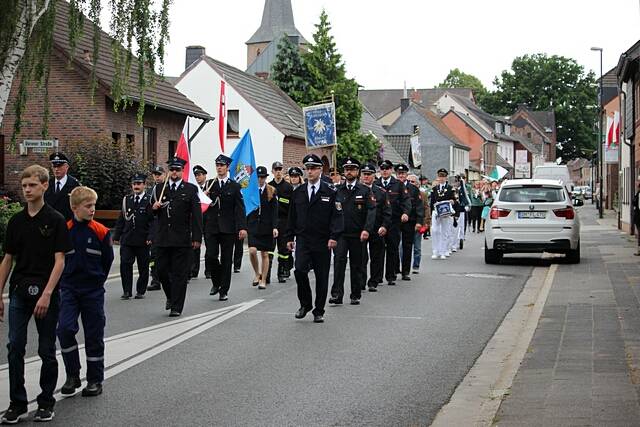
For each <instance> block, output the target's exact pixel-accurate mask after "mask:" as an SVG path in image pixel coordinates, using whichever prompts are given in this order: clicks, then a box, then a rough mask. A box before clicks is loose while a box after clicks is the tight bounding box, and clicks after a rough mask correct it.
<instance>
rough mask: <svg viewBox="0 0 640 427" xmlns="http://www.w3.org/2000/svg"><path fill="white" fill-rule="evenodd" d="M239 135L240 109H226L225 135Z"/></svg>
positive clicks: (235, 136) (236, 136) (231, 136)
mask: <svg viewBox="0 0 640 427" xmlns="http://www.w3.org/2000/svg"><path fill="white" fill-rule="evenodd" d="M239 136H240V111H239V110H227V137H230V138H238V137H239Z"/></svg>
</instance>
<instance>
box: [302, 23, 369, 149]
mask: <svg viewBox="0 0 640 427" xmlns="http://www.w3.org/2000/svg"><path fill="white" fill-rule="evenodd" d="M315 27H316V32H315V34H314V35H313V41H314V43H313V45H312V46H311V48H310V49H309V51H308V52H305V53H304V54H303V55H302V61H303V63H304V65H305V68H306V69H307V73H308V77H307V79H308V80H307V81H308V84H309V86H308V89H307V90H306V91H305V93H304V95H305V96H304V97H303V98H302V103H303V104H306V105H309V104H313V103H316V102H321V101H324V100H329V99H331V95H332V94H333V95H334V98H335V102H336V129H337V133H338V153H337V154H338V157H341V158H342V157H346V156H347V155H351V156H354V157H356V158H358V159H359V160H361V161H366V160H369V159H373V158H376V155H377V152H378V143H377V141H376V140H375V138H373V137H372V136H371V135H362V134H361V133H360V121H361V117H362V104H360V100H359V99H358V82H357V81H356V80H355V79H350V78H348V77H347V76H346V68H345V64H344V62H343V61H342V56H341V55H340V54H339V53H338V51H337V50H336V43H335V41H334V39H333V36H332V35H331V34H330V30H331V24H330V23H329V17H328V16H327V13H326V12H325V11H324V10H323V11H322V13H321V14H320V23H319V24H316V26H315Z"/></svg>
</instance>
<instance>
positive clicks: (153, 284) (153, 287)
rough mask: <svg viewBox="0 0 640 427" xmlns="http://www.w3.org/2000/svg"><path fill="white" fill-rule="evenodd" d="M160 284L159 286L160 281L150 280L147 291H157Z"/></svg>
mask: <svg viewBox="0 0 640 427" xmlns="http://www.w3.org/2000/svg"><path fill="white" fill-rule="evenodd" d="M160 288H162V286H160V282H156V281H151V284H150V285H149V286H147V290H148V291H159V290H160Z"/></svg>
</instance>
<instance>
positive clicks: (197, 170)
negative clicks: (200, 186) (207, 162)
mask: <svg viewBox="0 0 640 427" xmlns="http://www.w3.org/2000/svg"><path fill="white" fill-rule="evenodd" d="M193 173H194V174H198V173H203V174H205V175H206V174H207V170H206V169H205V168H203V167H202V166H200V165H195V166H194V167H193Z"/></svg>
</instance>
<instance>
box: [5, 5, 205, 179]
mask: <svg viewBox="0 0 640 427" xmlns="http://www.w3.org/2000/svg"><path fill="white" fill-rule="evenodd" d="M68 16H69V5H68V3H67V2H58V3H57V5H56V21H55V27H54V41H53V48H52V53H51V57H50V61H49V62H50V77H49V105H50V119H49V135H50V138H49V139H54V138H55V139H58V141H59V147H58V149H59V150H61V151H64V150H65V144H67V143H68V142H78V141H86V142H87V143H88V142H91V141H95V140H97V139H102V138H113V139H123V140H125V141H127V142H128V143H130V144H134V146H135V150H136V152H137V154H138V155H139V156H140V157H142V158H144V159H146V160H148V161H149V162H150V163H161V162H164V161H165V160H166V159H167V158H168V156H169V153H172V154H173V152H174V151H175V145H176V144H177V141H178V139H179V138H180V132H181V130H182V127H183V125H184V122H185V119H186V117H187V116H192V117H197V118H199V119H201V120H205V121H208V120H212V119H213V118H212V117H211V116H209V115H208V114H207V113H206V112H204V111H203V110H202V109H201V108H200V107H198V106H197V105H195V104H194V103H193V102H192V101H190V100H189V99H188V98H187V97H186V96H184V95H183V94H181V93H180V92H178V91H177V90H176V89H175V88H174V87H173V86H172V85H170V84H169V83H167V82H165V81H163V80H162V79H161V78H160V77H158V80H157V81H156V83H155V86H154V87H149V88H148V89H147V91H146V94H145V98H146V105H147V106H146V109H145V114H144V124H143V125H142V126H140V125H138V123H137V121H136V117H137V107H138V105H137V104H136V103H135V102H136V100H138V99H139V98H138V97H139V94H138V92H137V90H136V89H137V64H136V63H135V62H134V63H133V64H132V67H131V74H130V75H131V77H130V79H129V81H128V87H129V90H128V93H127V94H126V95H127V96H128V97H129V98H130V99H132V100H133V101H134V104H133V105H132V106H131V107H129V108H128V109H127V110H126V111H124V112H123V111H119V112H117V113H116V112H114V111H113V99H112V98H111V97H110V96H111V85H112V82H113V70H114V66H113V61H112V59H111V41H112V39H111V38H110V37H109V36H108V35H107V34H106V33H104V32H102V33H101V35H100V55H99V57H98V58H96V60H97V67H96V75H97V80H98V84H97V88H96V91H95V95H94V98H93V100H92V99H91V93H90V89H89V84H90V75H91V67H92V62H91V61H92V60H93V59H92V58H91V54H90V52H93V47H92V46H93V40H92V33H91V31H90V28H91V26H92V24H91V22H90V21H89V20H88V18H86V17H85V31H84V32H83V34H82V35H81V36H80V39H79V40H78V43H77V47H76V54H75V56H74V58H73V60H70V47H69V41H68V28H69V26H68V23H67V22H68ZM19 85H20V79H19V76H17V77H16V79H14V81H13V85H12V88H11V94H10V96H9V101H8V103H7V110H6V114H5V116H4V120H3V123H2V126H0V148H1V150H0V166H1V167H2V173H1V174H0V186H1V187H5V188H6V189H8V190H12V191H15V190H17V189H18V185H19V182H18V178H19V173H20V172H21V171H22V169H23V168H24V167H26V166H28V165H30V164H33V163H40V164H43V165H48V156H49V154H50V152H51V151H53V150H54V148H51V149H49V150H48V152H37V153H36V152H33V150H28V152H27V153H23V154H20V150H19V149H18V147H15V149H11V147H9V141H10V139H11V135H12V133H13V126H14V122H15V113H14V109H13V105H14V103H15V99H16V95H17V92H18V87H19ZM43 111H44V91H43V89H41V88H37V86H36V85H35V84H32V85H31V87H30V91H29V99H28V102H27V105H26V108H25V112H24V113H23V116H22V130H21V132H20V134H19V135H17V144H20V143H21V142H22V141H23V140H25V139H42V135H41V133H42V120H43V116H44V113H43Z"/></svg>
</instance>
